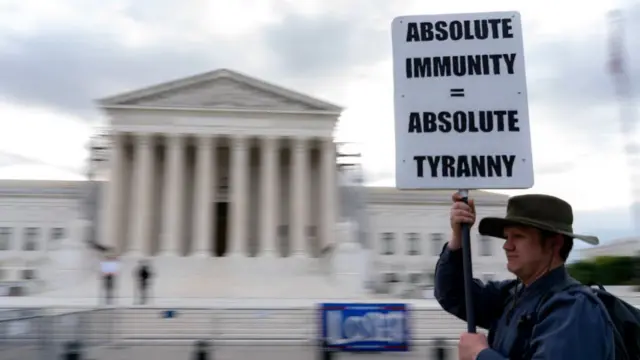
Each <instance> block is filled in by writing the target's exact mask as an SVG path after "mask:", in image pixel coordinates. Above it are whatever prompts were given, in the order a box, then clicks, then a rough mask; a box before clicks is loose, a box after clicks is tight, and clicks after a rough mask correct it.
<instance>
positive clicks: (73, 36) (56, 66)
mask: <svg viewBox="0 0 640 360" xmlns="http://www.w3.org/2000/svg"><path fill="white" fill-rule="evenodd" d="M213 47H214V48H215V49H217V50H218V51H211V50H208V49H203V48H202V47H198V46H190V45H189V44H188V43H186V44H179V46H176V44H165V45H164V46H162V47H160V46H158V47H151V48H141V49H132V48H126V47H124V46H123V45H121V44H120V42H119V41H118V39H116V38H114V37H112V36H107V35H105V34H101V33H99V32H91V31H89V32H84V31H76V30H75V29H57V30H53V29H52V31H47V32H42V33H40V34H38V35H37V36H33V37H22V38H14V39H13V49H12V50H13V51H11V52H6V53H0V55H1V56H0V68H1V69H3V70H2V72H3V81H2V82H0V94H1V95H4V96H7V97H9V98H13V99H16V100H20V101H21V102H25V103H32V104H38V105H45V106H49V107H53V108H57V109H59V110H62V111H65V112H69V113H74V114H80V115H87V116H91V114H92V113H93V111H94V105H93V103H92V101H93V100H95V99H96V98H100V97H103V96H106V95H111V94H112V93H114V92H120V91H123V90H130V89H133V88H136V87H140V86H147V85H150V84H153V83H156V82H159V81H166V80H167V79H169V78H172V77H178V76H185V75H189V74H192V73H194V72H198V71H206V70H210V69H211V68H216V67H219V66H222V65H223V64H229V63H232V61H235V62H236V63H241V61H239V60H238V58H241V56H238V55H239V51H240V47H241V46H240V44H238V45H234V44H233V43H225V42H217V43H214V44H213ZM220 50H222V51H220Z"/></svg>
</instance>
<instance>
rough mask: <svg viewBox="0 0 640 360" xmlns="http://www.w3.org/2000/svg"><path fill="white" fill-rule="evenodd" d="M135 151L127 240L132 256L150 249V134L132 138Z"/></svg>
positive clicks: (151, 158)
mask: <svg viewBox="0 0 640 360" xmlns="http://www.w3.org/2000/svg"><path fill="white" fill-rule="evenodd" d="M134 144H135V151H134V155H133V157H134V163H133V171H134V174H133V176H134V177H133V179H134V187H133V189H134V191H133V194H131V195H132V200H133V204H134V205H133V206H132V207H131V209H132V210H133V224H132V226H131V236H130V238H129V240H130V243H129V253H130V255H133V256H142V255H144V254H147V253H148V251H149V249H150V247H149V245H150V244H149V243H150V240H151V238H150V231H151V215H152V210H151V197H152V195H153V194H152V191H153V178H154V176H153V160H154V156H153V155H154V151H153V150H154V148H153V137H152V135H151V134H137V135H136V136H135V137H134Z"/></svg>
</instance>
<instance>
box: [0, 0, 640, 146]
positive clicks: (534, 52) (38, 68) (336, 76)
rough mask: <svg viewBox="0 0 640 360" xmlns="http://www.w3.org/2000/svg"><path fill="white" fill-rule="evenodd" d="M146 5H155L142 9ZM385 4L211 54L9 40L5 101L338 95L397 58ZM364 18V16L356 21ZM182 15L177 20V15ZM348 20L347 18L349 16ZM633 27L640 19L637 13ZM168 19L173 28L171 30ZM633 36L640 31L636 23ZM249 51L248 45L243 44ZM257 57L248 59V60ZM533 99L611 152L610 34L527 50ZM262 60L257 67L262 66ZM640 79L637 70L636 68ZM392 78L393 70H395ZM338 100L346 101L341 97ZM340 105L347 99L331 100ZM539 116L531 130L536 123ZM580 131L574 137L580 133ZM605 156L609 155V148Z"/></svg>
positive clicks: (300, 23)
mask: <svg viewBox="0 0 640 360" xmlns="http://www.w3.org/2000/svg"><path fill="white" fill-rule="evenodd" d="M145 1H148V0H145ZM387 3H388V2H387V1H382V0H375V1H373V0H357V1H355V2H354V4H353V5H349V6H350V7H351V8H352V9H354V11H352V12H351V13H348V12H342V13H341V12H338V11H335V12H330V13H328V14H326V15H323V16H309V15H303V14H299V13H295V12H293V11H291V9H287V8H282V9H281V10H282V12H283V13H285V14H288V15H287V16H285V17H284V19H283V21H281V22H279V23H275V24H273V25H270V26H267V27H265V28H264V29H262V30H261V31H260V32H257V33H255V34H250V35H249V36H248V37H247V38H241V39H240V38H238V39H233V40H226V41H225V40H222V39H216V38H213V37H212V38H211V41H210V42H209V43H208V46H202V44H201V43H192V42H189V41H187V40H184V41H180V40H179V38H177V37H175V36H174V37H171V38H170V39H168V40H167V41H166V42H165V43H162V44H161V45H156V46H153V47H144V48H132V47H126V46H124V45H122V44H121V42H120V39H118V38H117V37H116V36H114V35H112V34H109V33H106V32H104V31H100V29H78V28H75V27H74V26H73V24H69V26H68V28H50V29H43V30H42V31H41V32H39V33H37V34H36V35H32V36H11V34H5V35H3V40H4V41H5V42H8V43H9V45H10V47H11V51H3V50H2V49H0V68H1V69H2V78H3V81H2V82H0V96H6V97H9V98H12V99H15V100H19V101H21V102H25V103H33V104H39V105H46V106H50V107H55V108H57V109H60V110H62V111H66V112H69V113H74V114H79V115H81V116H87V117H94V116H95V110H94V105H93V103H92V100H94V99H96V98H100V97H103V96H107V95H112V94H115V93H118V92H121V91H125V90H130V89H134V88H137V87H141V86H147V85H150V84H153V83H157V82H161V81H166V80H169V79H172V78H177V77H181V76H186V75H191V74H194V73H198V72H204V71H208V70H211V69H215V68H219V67H230V68H234V69H237V70H240V71H243V72H247V73H250V74H252V75H255V76H258V77H263V78H265V79H266V80H271V81H275V82H278V83H281V84H283V85H285V86H291V87H295V88H298V89H299V90H301V91H308V92H311V93H313V91H312V90H313V89H314V88H325V89H340V88H341V87H342V86H341V84H342V83H343V82H344V81H345V78H347V77H348V76H355V69H357V68H358V66H360V65H363V66H366V65H371V64H373V63H376V62H378V61H380V60H383V59H387V58H389V57H390V56H391V40H390V34H389V22H390V18H391V17H392V14H393V9H392V8H391V5H388V4H387ZM135 4H137V5H135V6H133V7H130V8H129V9H128V10H127V11H128V14H129V16H131V17H132V18H133V19H136V20H138V21H144V22H145V24H146V25H148V26H150V27H152V28H154V27H155V28H158V29H161V26H164V28H162V29H163V31H166V29H167V28H173V29H176V30H177V29H179V28H180V27H181V26H183V25H185V24H187V23H188V21H189V19H190V18H191V17H193V16H194V14H197V13H198V12H199V11H202V10H201V9H202V8H201V7H199V6H200V5H198V4H200V2H199V0H194V1H193V2H192V3H191V5H190V6H189V7H188V8H189V10H182V11H181V10H179V9H178V8H183V7H178V8H177V7H175V6H172V4H173V3H169V2H168V1H164V0H163V1H161V2H154V6H152V7H151V9H150V8H148V7H146V6H145V7H144V8H143V6H142V5H140V4H144V2H142V3H135ZM356 10H357V11H356ZM172 14H173V15H175V16H174V17H172V16H170V15H172ZM344 14H349V15H344ZM629 17H630V18H637V19H640V11H639V10H638V8H636V9H634V10H633V11H632V13H631V14H630V15H629ZM167 19H171V20H167ZM629 23H630V24H631V26H632V28H631V29H629V30H628V33H629V34H630V33H633V31H636V32H637V31H638V30H640V25H635V24H634V23H633V22H632V21H629ZM246 41H249V45H248V44H247V43H246ZM627 42H628V48H629V49H630V51H631V53H630V54H629V55H630V58H631V59H633V58H634V57H635V56H637V55H640V53H638V50H637V49H640V38H631V37H628V40H627ZM248 49H250V50H248ZM526 51H527V59H526V62H527V67H528V78H529V80H528V81H529V96H530V101H531V103H532V108H534V107H535V105H536V104H545V105H547V106H553V107H554V109H555V111H556V112H557V113H559V114H560V116H562V117H563V119H562V120H563V121H562V124H566V126H567V130H569V128H571V129H573V130H575V131H574V133H572V134H571V135H572V136H577V133H581V134H584V135H582V136H584V140H585V141H589V142H595V141H599V142H600V144H601V145H603V142H604V143H606V142H611V141H612V140H611V139H613V136H614V135H615V134H616V133H617V131H618V129H619V128H620V127H619V125H618V123H617V120H618V119H617V116H618V114H617V113H612V114H610V115H609V114H606V115H605V116H606V117H607V118H604V119H603V118H601V117H594V116H593V107H594V106H599V105H605V104H611V103H612V101H613V90H612V85H611V79H610V78H609V77H608V75H607V73H606V69H605V66H606V65H605V64H606V58H607V47H606V34H604V32H603V31H601V32H596V33H594V34H585V36H584V37H581V38H562V37H557V38H555V39H529V40H528V41H527V48H526ZM261 57H262V58H263V59H264V61H262V60H261V61H258V63H259V64H260V65H255V63H256V62H255V61H252V60H254V59H255V58H261ZM629 64H632V65H633V67H634V68H633V71H635V72H636V73H638V71H637V70H639V69H640V65H638V63H637V62H634V61H629ZM389 71H390V70H389ZM338 92H339V91H338ZM330 100H334V101H335V102H338V103H339V102H340V99H339V98H338V99H330ZM535 116H536V114H535V112H533V113H532V121H533V120H535V121H539V120H538V119H535ZM576 124H577V125H578V126H577V127H576V126H575V125H576ZM603 146H604V145H603Z"/></svg>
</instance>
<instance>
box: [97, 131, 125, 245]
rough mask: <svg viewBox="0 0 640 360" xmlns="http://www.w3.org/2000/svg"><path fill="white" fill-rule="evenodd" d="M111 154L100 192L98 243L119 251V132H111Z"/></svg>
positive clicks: (121, 170)
mask: <svg viewBox="0 0 640 360" xmlns="http://www.w3.org/2000/svg"><path fill="white" fill-rule="evenodd" d="M110 141H111V154H109V160H108V161H109V179H108V181H107V183H106V185H104V186H106V189H105V190H106V191H103V192H102V198H103V204H105V205H104V209H103V210H102V211H103V212H102V214H101V217H102V221H101V228H100V233H101V237H100V244H102V245H104V246H107V247H110V248H112V249H114V250H116V251H119V250H120V249H119V244H120V239H119V238H120V236H121V235H122V234H121V232H120V229H121V227H122V217H121V210H122V205H123V203H122V200H123V193H122V191H123V185H124V160H125V158H124V155H125V148H124V136H123V135H122V134H119V133H113V134H111V138H110Z"/></svg>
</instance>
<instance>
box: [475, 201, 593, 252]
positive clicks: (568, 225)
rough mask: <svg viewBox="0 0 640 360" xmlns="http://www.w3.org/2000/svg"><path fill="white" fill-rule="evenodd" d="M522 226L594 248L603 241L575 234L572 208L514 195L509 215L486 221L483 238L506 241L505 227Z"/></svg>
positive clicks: (563, 202)
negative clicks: (555, 234)
mask: <svg viewBox="0 0 640 360" xmlns="http://www.w3.org/2000/svg"><path fill="white" fill-rule="evenodd" d="M518 225H520V226H531V227H534V228H538V229H541V230H546V231H551V232H554V233H557V234H562V235H566V236H569V237H571V238H575V239H580V240H582V241H584V242H586V243H588V244H591V245H598V243H599V242H600V241H599V240H598V238H597V237H596V236H590V235H580V234H574V233H573V210H572V208H571V205H569V203H568V202H566V201H564V200H562V199H559V198H557V197H554V196H550V195H538V194H531V195H519V196H514V197H512V198H510V199H509V202H508V203H507V216H505V217H504V218H498V217H486V218H484V219H482V220H481V221H480V224H479V225H478V231H479V232H480V234H482V235H487V236H493V237H497V238H501V239H504V238H505V235H504V229H505V227H507V226H518Z"/></svg>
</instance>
